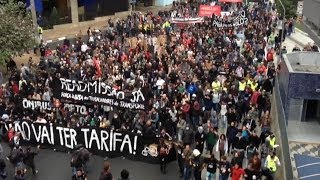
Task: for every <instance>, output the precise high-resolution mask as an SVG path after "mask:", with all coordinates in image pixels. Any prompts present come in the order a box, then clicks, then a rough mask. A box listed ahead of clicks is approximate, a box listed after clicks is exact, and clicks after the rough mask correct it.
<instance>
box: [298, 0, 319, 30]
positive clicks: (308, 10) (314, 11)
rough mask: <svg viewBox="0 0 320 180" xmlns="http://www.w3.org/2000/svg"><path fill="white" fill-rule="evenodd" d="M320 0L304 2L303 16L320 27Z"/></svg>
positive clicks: (306, 0)
mask: <svg viewBox="0 0 320 180" xmlns="http://www.w3.org/2000/svg"><path fill="white" fill-rule="evenodd" d="M319 9H320V0H304V1H303V11H302V13H303V16H304V17H305V18H306V19H307V20H308V21H310V22H312V23H313V24H314V25H316V26H318V27H320V13H319Z"/></svg>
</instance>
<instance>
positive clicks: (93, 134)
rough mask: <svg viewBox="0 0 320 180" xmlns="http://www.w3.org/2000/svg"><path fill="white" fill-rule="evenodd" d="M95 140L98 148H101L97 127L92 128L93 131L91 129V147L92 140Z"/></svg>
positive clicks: (90, 144)
mask: <svg viewBox="0 0 320 180" xmlns="http://www.w3.org/2000/svg"><path fill="white" fill-rule="evenodd" d="M93 141H95V142H96V145H97V148H98V149H99V150H100V149H101V148H100V143H99V138H98V134H97V132H96V130H95V129H92V131H91V137H90V141H89V148H91V147H92V142H93Z"/></svg>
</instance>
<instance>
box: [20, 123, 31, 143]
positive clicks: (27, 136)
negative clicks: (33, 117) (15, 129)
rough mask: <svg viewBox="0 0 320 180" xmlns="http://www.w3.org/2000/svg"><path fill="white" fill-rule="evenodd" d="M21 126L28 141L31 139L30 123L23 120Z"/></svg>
mask: <svg viewBox="0 0 320 180" xmlns="http://www.w3.org/2000/svg"><path fill="white" fill-rule="evenodd" d="M21 126H22V131H23V132H24V135H25V139H26V140H27V141H30V135H31V132H30V127H29V124H28V123H27V122H26V121H23V122H22V124H21ZM26 129H27V132H28V133H27V134H26Z"/></svg>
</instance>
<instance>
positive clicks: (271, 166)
mask: <svg viewBox="0 0 320 180" xmlns="http://www.w3.org/2000/svg"><path fill="white" fill-rule="evenodd" d="M280 165H281V164H280V160H279V158H278V157H277V156H276V152H275V151H273V152H271V154H270V155H268V156H267V158H266V162H265V164H264V167H266V169H267V172H265V176H267V179H274V175H275V173H276V171H277V167H278V166H280Z"/></svg>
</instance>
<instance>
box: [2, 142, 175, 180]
mask: <svg viewBox="0 0 320 180" xmlns="http://www.w3.org/2000/svg"><path fill="white" fill-rule="evenodd" d="M1 145H2V147H3V149H4V154H3V155H2V158H5V156H6V155H8V154H9V148H8V146H7V144H5V143H1ZM70 156H71V155H70V154H67V153H61V152H54V151H53V150H48V149H41V150H40V152H39V154H38V155H37V156H36V157H35V164H36V167H37V169H38V170H39V172H38V174H37V175H36V176H32V175H31V174H30V173H27V179H28V180H70V179H71V167H70ZM5 161H6V164H7V168H6V170H7V173H8V180H11V179H13V174H14V170H13V165H12V164H11V163H10V162H9V161H7V160H5ZM103 161H104V158H103V157H99V156H93V157H92V159H91V160H90V162H89V167H88V168H89V174H88V180H98V179H99V176H100V172H101V171H102V167H103ZM109 162H110V163H111V172H112V174H113V176H114V179H115V180H118V179H119V178H120V172H121V170H122V169H127V170H128V171H129V172H130V179H131V180H177V179H180V178H179V173H178V165H177V163H176V161H175V162H171V163H169V164H168V167H167V174H165V175H164V174H161V173H160V166H159V165H154V164H147V163H143V162H138V161H132V160H127V159H122V158H114V159H109Z"/></svg>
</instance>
